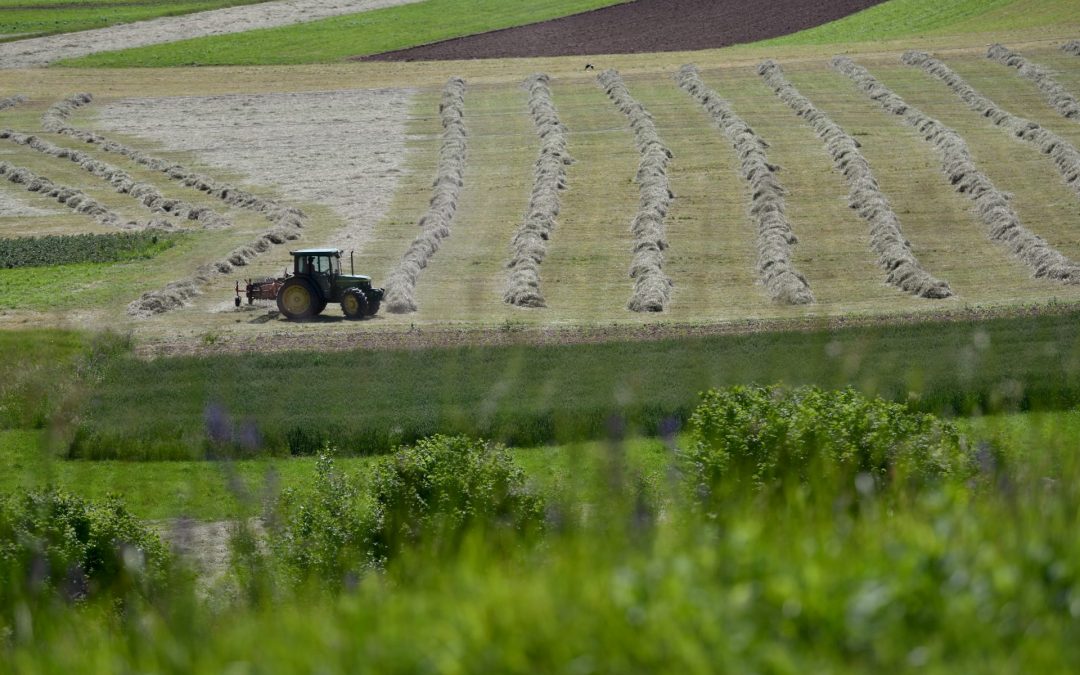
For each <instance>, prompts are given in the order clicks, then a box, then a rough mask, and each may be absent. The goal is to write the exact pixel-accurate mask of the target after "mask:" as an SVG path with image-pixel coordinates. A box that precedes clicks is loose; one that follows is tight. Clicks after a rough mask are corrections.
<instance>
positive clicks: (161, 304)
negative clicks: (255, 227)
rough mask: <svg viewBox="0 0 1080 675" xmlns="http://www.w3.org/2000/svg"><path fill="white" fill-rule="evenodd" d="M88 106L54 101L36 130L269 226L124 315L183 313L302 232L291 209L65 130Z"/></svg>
mask: <svg viewBox="0 0 1080 675" xmlns="http://www.w3.org/2000/svg"><path fill="white" fill-rule="evenodd" d="M92 100H93V96H91V95H90V94H85V93H84V94H75V95H74V96H71V97H68V98H66V99H64V100H62V101H59V102H58V103H56V104H54V105H52V106H51V107H50V108H49V109H48V110H46V111H45V114H44V115H42V118H41V122H42V126H43V127H44V128H45V130H46V131H50V132H52V133H57V134H63V135H65V136H70V137H72V138H76V139H78V140H81V141H83V142H85V143H89V144H92V145H97V146H98V147H100V148H101V149H102V150H104V151H105V152H114V153H116V154H119V155H123V156H124V157H127V158H128V159H130V160H132V161H134V162H135V163H137V164H141V165H143V166H146V167H148V168H150V169H153V170H155V171H160V172H161V173H164V174H165V175H166V176H168V177H169V178H171V179H172V180H175V181H178V182H180V183H181V184H183V185H185V186H187V187H190V188H192V189H194V190H198V191H200V192H204V193H206V194H208V195H210V196H211V197H215V198H217V199H220V200H221V201H223V202H225V203H226V204H229V205H231V206H235V207H238V208H242V209H248V210H250V211H255V212H257V213H260V214H262V216H263V217H264V218H266V219H267V220H268V221H270V224H271V226H272V227H270V228H269V229H268V230H266V231H264V232H263V233H262V234H261V235H259V236H258V237H256V238H255V239H254V240H252V241H251V242H249V243H248V244H247V245H244V246H238V247H237V248H235V249H233V250H232V251H230V252H229V253H228V254H227V255H226V256H225V258H223V259H221V260H218V261H217V262H214V263H208V264H206V265H202V266H200V267H199V269H197V270H196V271H195V274H193V275H192V276H190V277H187V278H185V279H180V280H178V281H173V282H171V283H169V284H168V285H167V286H166V287H165V288H164V289H161V290H158V291H148V292H146V293H143V294H142V296H140V297H139V298H138V299H137V300H134V301H132V302H131V304H129V305H128V310H127V311H128V314H129V315H131V316H134V317H137V318H148V317H151V316H154V315H157V314H162V313H164V312H167V311H169V310H172V309H177V308H180V307H183V306H184V305H186V304H187V303H188V302H189V301H190V300H191V299H192V298H194V297H195V296H196V295H198V294H199V293H200V292H201V288H202V286H203V285H205V284H206V283H207V282H209V281H210V280H211V279H213V278H214V277H215V276H217V275H220V274H228V273H230V272H232V271H233V269H234V268H236V267H242V266H244V265H247V263H248V262H249V261H251V260H252V259H253V258H255V256H257V255H259V254H260V253H264V252H266V251H268V250H270V248H271V247H272V246H274V245H277V244H283V243H285V242H286V241H291V240H295V239H299V238H300V233H301V231H302V230H303V229H304V224H305V223H304V218H305V216H304V212H303V211H301V210H300V209H298V208H296V207H293V206H287V205H284V204H282V203H280V202H278V201H275V200H273V199H267V198H265V197H260V196H258V195H255V194H252V193H250V192H248V191H246V190H242V189H240V188H237V187H234V186H233V185H230V184H228V183H219V182H217V181H215V180H214V179H213V178H210V177H209V176H206V175H203V174H200V173H196V172H195V171H192V170H190V169H188V168H186V167H184V166H182V165H180V164H177V163H176V162H171V161H169V160H166V159H161V158H159V157H154V156H153V155H148V154H146V153H144V152H142V151H140V150H136V149H135V148H132V147H129V146H127V145H124V144H123V143H118V142H116V141H112V140H109V139H108V138H106V137H104V136H102V135H100V134H96V133H93V132H91V131H85V130H82V129H78V128H76V127H73V126H71V125H70V124H69V123H68V120H69V119H70V116H71V113H72V112H73V111H74V110H76V109H78V108H80V107H82V106H84V105H86V104H88V103H90V102H91V101H92Z"/></svg>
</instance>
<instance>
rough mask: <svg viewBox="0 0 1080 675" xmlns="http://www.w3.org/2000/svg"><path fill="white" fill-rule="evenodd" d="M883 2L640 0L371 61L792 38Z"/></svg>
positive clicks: (663, 48)
mask: <svg viewBox="0 0 1080 675" xmlns="http://www.w3.org/2000/svg"><path fill="white" fill-rule="evenodd" d="M881 2H883V0H637V1H636V2H630V3H627V4H623V5H615V6H612V7H606V8H604V9H598V10H596V11H593V12H586V13H584V14H576V15H574V16H567V17H564V18H561V19H554V20H552V21H544V22H541V23H534V24H531V25H528V26H521V27H518V28H507V29H504V30H497V31H492V32H490V33H481V34H479V35H472V36H469V37H463V38H457V39H454V40H446V41H443V42H436V43H434V44H430V45H424V46H422V47H412V48H410V49H401V50H398V51H393V52H385V53H383V54H375V55H373V56H362V57H356V58H357V60H364V61H441V60H448V59H495V58H509V57H533V56H567V55H572V54H636V53H640V52H671V51H684V50H693V49H713V48H716V47H726V46H728V45H733V44H738V43H742V42H754V41H755V40H764V39H766V38H771V37H777V36H780V35H787V34H789V33H794V32H797V31H800V30H803V29H806V28H812V27H814V26H818V25H821V24H823V23H828V22H829V21H834V20H836V19H839V18H842V17H845V16H847V15H848V14H853V13H855V12H858V11H859V10H862V9H866V8H867V7H872V6H873V5H877V4H880V3H881Z"/></svg>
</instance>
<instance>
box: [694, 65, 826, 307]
mask: <svg viewBox="0 0 1080 675" xmlns="http://www.w3.org/2000/svg"><path fill="white" fill-rule="evenodd" d="M675 79H676V81H677V82H678V83H679V86H680V87H682V88H683V89H684V90H685V91H686V93H688V94H690V96H692V97H693V98H694V99H696V100H697V102H698V103H700V104H701V106H702V107H703V108H705V111H706V112H708V113H709V115H710V116H711V117H712V119H713V121H714V122H715V123H716V125H717V126H718V127H719V128H720V131H721V132H723V134H724V136H725V137H727V139H728V141H730V142H731V144H732V146H734V148H735V152H736V153H737V154H738V155H739V159H740V162H741V163H740V171H741V173H742V176H743V178H744V179H745V180H746V182H747V183H748V184H749V185H750V190H751V198H750V216H751V218H753V220H754V222H755V225H756V227H757V251H758V275H759V276H760V277H761V281H762V283H763V284H764V286H765V289H766V291H768V293H769V296H770V297H771V298H772V299H773V301H774V302H780V303H784V304H788V305H805V304H809V303H812V302H814V294H813V293H812V292H811V290H810V284H809V283H808V282H807V281H806V277H804V276H803V275H802V274H801V273H800V272H799V271H798V270H797V269H795V265H794V264H792V262H791V247H792V246H793V245H794V244H796V243H798V239H797V238H796V237H795V233H794V232H793V231H792V229H791V223H789V222H788V219H787V215H786V214H785V211H784V195H785V194H786V193H787V191H786V190H785V189H784V186H783V185H781V184H780V181H779V179H777V177H776V172H777V171H778V170H779V167H777V166H775V165H773V164H770V163H769V158H768V157H767V156H766V154H765V149H766V148H768V147H769V144H768V143H766V142H765V139H763V138H761V137H760V136H758V135H757V134H756V133H754V130H753V129H751V128H750V126H749V125H747V124H746V122H744V121H743V120H742V118H740V117H739V116H738V115H737V114H735V110H734V109H733V108H732V107H731V105H730V104H729V103H728V102H727V101H725V100H724V99H723V98H721V97H720V95H719V94H718V93H716V92H715V91H713V90H711V89H708V88H707V87H706V86H705V83H704V82H702V80H701V76H700V75H699V74H698V69H697V66H695V65H693V64H687V65H685V66H683V67H682V68H680V69H679V72H678V74H677V75H676V76H675Z"/></svg>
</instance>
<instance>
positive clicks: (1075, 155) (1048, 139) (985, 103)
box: [901, 51, 1080, 196]
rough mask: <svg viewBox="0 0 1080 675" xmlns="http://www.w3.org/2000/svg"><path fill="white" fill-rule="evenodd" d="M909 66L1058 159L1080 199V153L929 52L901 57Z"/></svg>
mask: <svg viewBox="0 0 1080 675" xmlns="http://www.w3.org/2000/svg"><path fill="white" fill-rule="evenodd" d="M901 60H903V62H904V63H906V64H908V65H909V66H915V67H920V68H922V69H923V70H924V71H926V72H927V73H929V74H930V75H932V76H934V77H936V78H938V79H939V80H941V81H942V82H944V83H945V84H946V85H947V86H948V87H949V89H952V91H953V93H955V94H956V95H957V96H959V97H960V99H961V100H962V101H964V103H967V104H968V107H969V108H971V109H972V110H974V111H976V112H978V113H980V114H982V115H983V116H984V117H986V118H987V119H989V120H990V121H992V122H993V123H994V124H996V125H997V126H999V127H1001V128H1002V129H1005V130H1006V131H1008V132H1009V133H1011V134H1012V135H1013V136H1015V137H1016V138H1021V139H1023V140H1025V141H1027V142H1029V143H1032V144H1033V145H1035V147H1037V148H1038V149H1039V151H1040V152H1042V153H1043V154H1044V155H1049V156H1050V157H1051V158H1052V159H1053V160H1054V165H1055V166H1057V169H1058V172H1059V173H1060V174H1061V177H1062V178H1064V179H1065V184H1066V185H1068V186H1069V187H1070V188H1072V190H1073V191H1074V192H1076V193H1077V195H1078V196H1080V152H1078V151H1077V150H1076V147H1074V146H1073V145H1072V144H1071V143H1069V142H1068V141H1066V140H1065V139H1064V138H1062V137H1061V136H1058V135H1057V134H1055V133H1054V132H1052V131H1049V130H1047V129H1045V128H1043V127H1042V126H1040V125H1039V124H1038V123H1036V122H1032V121H1031V120H1028V119H1024V118H1023V117H1017V116H1016V115H1013V114H1012V113H1010V112H1009V111H1007V110H1005V109H1003V108H1001V107H999V106H998V105H997V104H995V103H994V102H993V101H991V100H990V99H988V98H987V97H985V96H983V95H982V94H980V93H979V92H978V91H976V90H975V89H974V88H972V87H971V85H969V84H968V83H967V82H965V81H964V79H963V78H962V77H960V76H959V75H957V74H956V73H955V72H954V71H953V70H952V69H951V68H949V67H948V66H946V65H945V64H944V63H942V62H941V61H940V60H938V59H935V58H934V57H932V56H930V55H929V54H927V53H926V52H917V51H909V52H905V53H904V55H903V56H902V57H901Z"/></svg>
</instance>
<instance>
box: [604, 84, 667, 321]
mask: <svg viewBox="0 0 1080 675" xmlns="http://www.w3.org/2000/svg"><path fill="white" fill-rule="evenodd" d="M596 81H597V83H598V84H599V85H600V87H601V88H603V90H604V92H605V93H606V94H607V95H608V98H610V99H611V101H612V102H613V103H614V104H615V107H617V108H618V109H619V111H620V112H622V113H623V114H624V115H626V117H627V118H628V119H629V120H630V128H631V129H632V130H633V132H634V142H635V143H636V144H637V149H638V153H640V155H641V160H640V162H638V170H637V175H636V176H635V177H634V182H636V183H637V185H638V194H639V201H638V212H637V215H636V216H634V219H633V221H631V223H630V231H631V233H633V235H634V257H633V259H632V260H631V263H630V278H631V279H633V280H634V290H633V293H632V294H631V295H630V300H629V301H628V302H627V303H626V307H627V309H629V310H631V311H633V312H662V311H664V308H665V307H666V306H667V303H668V300H669V299H670V297H671V286H672V282H671V279H669V278H668V277H667V275H666V274H664V251H665V250H666V249H667V247H668V242H667V230H666V228H665V225H664V218H666V217H667V214H668V209H669V208H670V207H671V202H672V201H673V200H674V199H675V195H674V194H673V193H672V192H671V187H670V185H669V184H668V177H667V164H668V160H670V159H671V158H672V154H671V150H669V149H668V148H667V146H665V145H664V142H663V141H662V140H661V139H660V135H659V134H658V133H657V132H656V125H655V124H653V121H652V115H650V114H649V111H648V110H646V109H645V108H644V106H642V105H641V104H640V103H638V102H637V101H636V100H635V99H634V97H633V96H631V95H630V91H629V90H628V89H627V88H626V85H625V84H624V83H623V80H622V78H621V77H620V76H619V73H618V72H617V71H615V70H613V69H612V70H606V71H604V72H602V73H600V74H599V75H598V76H597V77H596Z"/></svg>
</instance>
